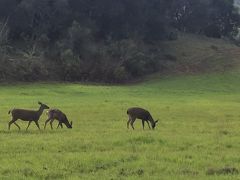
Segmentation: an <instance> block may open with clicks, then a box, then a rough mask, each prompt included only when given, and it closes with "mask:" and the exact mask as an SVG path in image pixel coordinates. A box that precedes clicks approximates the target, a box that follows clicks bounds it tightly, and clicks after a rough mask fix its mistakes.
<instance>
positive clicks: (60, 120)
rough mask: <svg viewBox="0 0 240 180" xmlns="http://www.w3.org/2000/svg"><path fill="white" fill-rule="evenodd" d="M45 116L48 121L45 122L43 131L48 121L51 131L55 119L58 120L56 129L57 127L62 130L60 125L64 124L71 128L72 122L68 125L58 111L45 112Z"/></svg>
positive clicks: (65, 118)
mask: <svg viewBox="0 0 240 180" xmlns="http://www.w3.org/2000/svg"><path fill="white" fill-rule="evenodd" d="M47 115H48V119H47V120H46V121H45V125H44V129H45V128H46V125H47V123H48V122H49V121H50V126H51V129H53V127H52V123H53V121H54V120H55V119H56V120H58V126H57V128H58V127H59V126H61V128H63V125H62V124H65V125H66V127H67V128H72V121H71V122H70V123H69V121H68V118H67V116H66V115H65V114H64V113H63V112H62V111H60V110H59V109H50V110H49V111H48V112H47Z"/></svg>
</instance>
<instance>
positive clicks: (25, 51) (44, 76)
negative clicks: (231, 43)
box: [0, 0, 239, 82]
mask: <svg viewBox="0 0 240 180" xmlns="http://www.w3.org/2000/svg"><path fill="white" fill-rule="evenodd" d="M238 25H239V15H238V14H237V11H236V10H235V9H234V7H233V0H201V1H199V0H132V1H128V0H121V1H117V2H116V1H110V0H101V1H98V0H41V1H38V0H0V65H1V66H0V80H1V81H9V80H14V81H35V80H64V81H98V82H103V81H104V82H124V81H129V80H132V79H135V78H139V77H141V76H143V75H146V74H150V73H153V72H157V71H160V72H164V71H169V69H171V68H172V66H171V65H172V64H174V63H175V62H176V59H175V58H174V57H173V56H172V55H171V54H170V56H169V54H165V53H164V50H165V49H166V47H165V46H164V44H162V42H166V41H170V40H171V41H173V40H176V39H177V38H178V32H185V33H193V34H201V35H206V36H208V37H214V38H221V37H233V35H234V33H236V30H237V27H238ZM174 60H175V61H174ZM169 61H171V62H170V63H169Z"/></svg>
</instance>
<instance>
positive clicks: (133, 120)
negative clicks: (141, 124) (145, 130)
mask: <svg viewBox="0 0 240 180" xmlns="http://www.w3.org/2000/svg"><path fill="white" fill-rule="evenodd" d="M135 120H136V119H132V121H131V122H130V124H131V126H132V128H133V130H134V126H133V123H134V122H135Z"/></svg>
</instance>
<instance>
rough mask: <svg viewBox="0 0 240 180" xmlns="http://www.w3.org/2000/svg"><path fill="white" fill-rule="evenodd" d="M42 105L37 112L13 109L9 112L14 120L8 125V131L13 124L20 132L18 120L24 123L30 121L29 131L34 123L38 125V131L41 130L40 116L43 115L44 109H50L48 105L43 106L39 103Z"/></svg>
mask: <svg viewBox="0 0 240 180" xmlns="http://www.w3.org/2000/svg"><path fill="white" fill-rule="evenodd" d="M38 104H39V105H40V108H39V109H38V110H37V111H34V110H26V109H12V110H10V111H9V112H8V114H10V113H11V114H12V120H11V121H10V122H9V123H8V129H9V130H10V126H11V124H12V123H13V124H15V125H16V126H17V127H18V129H19V130H20V126H19V125H18V124H17V123H16V121H17V120H18V119H20V120H23V121H28V126H27V129H26V130H28V128H29V126H30V124H31V123H32V122H33V121H34V122H35V124H36V125H37V127H38V129H40V127H39V124H38V120H39V118H40V116H41V115H42V113H43V111H44V109H49V107H48V106H47V105H46V104H43V103H41V102H38Z"/></svg>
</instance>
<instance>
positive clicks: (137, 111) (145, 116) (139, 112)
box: [127, 107, 158, 129]
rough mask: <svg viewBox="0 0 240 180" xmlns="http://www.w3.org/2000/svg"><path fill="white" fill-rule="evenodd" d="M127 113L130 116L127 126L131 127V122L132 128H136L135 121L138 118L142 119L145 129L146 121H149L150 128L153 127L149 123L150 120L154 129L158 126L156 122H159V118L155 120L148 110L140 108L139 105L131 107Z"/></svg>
mask: <svg viewBox="0 0 240 180" xmlns="http://www.w3.org/2000/svg"><path fill="white" fill-rule="evenodd" d="M127 114H128V117H129V120H128V122H127V128H129V124H131V126H132V128H133V129H134V127H133V123H134V122H135V120H136V119H141V120H142V126H143V129H144V122H145V121H146V122H147V124H148V127H149V129H151V128H150V125H149V122H150V123H151V126H152V129H154V128H155V127H156V123H157V122H158V120H157V121H154V119H153V118H152V116H151V114H150V113H149V112H148V111H147V110H145V109H142V108H139V107H132V108H129V109H128V110H127Z"/></svg>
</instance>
